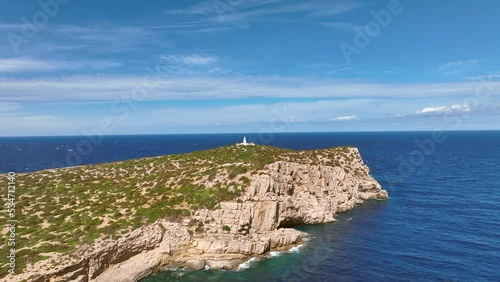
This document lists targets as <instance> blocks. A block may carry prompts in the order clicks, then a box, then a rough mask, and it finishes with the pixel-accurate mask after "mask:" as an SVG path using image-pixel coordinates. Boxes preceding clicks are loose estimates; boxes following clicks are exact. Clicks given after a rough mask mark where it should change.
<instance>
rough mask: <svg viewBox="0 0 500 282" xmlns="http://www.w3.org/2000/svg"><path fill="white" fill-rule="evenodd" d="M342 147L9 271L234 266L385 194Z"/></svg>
mask: <svg viewBox="0 0 500 282" xmlns="http://www.w3.org/2000/svg"><path fill="white" fill-rule="evenodd" d="M348 155H349V156H351V157H350V158H349V160H348V161H347V160H340V163H342V164H343V165H340V166H329V165H325V164H323V163H321V162H318V163H317V164H311V163H298V162H293V161H287V160H280V161H277V162H274V163H270V164H267V165H266V166H265V167H264V169H262V170H260V171H259V172H258V173H254V174H252V175H249V179H250V181H249V185H247V187H246V189H245V191H244V192H243V193H242V194H241V195H240V196H239V197H238V198H237V199H236V200H234V201H229V202H221V203H220V204H219V205H218V206H217V207H216V208H215V209H211V210H209V209H198V210H196V212H194V213H193V214H192V215H191V216H186V217H184V218H183V219H182V220H180V222H169V221H167V220H166V219H159V220H156V221H155V222H153V223H150V224H148V225H145V226H142V227H140V228H138V229H136V230H134V231H132V232H130V233H128V234H126V235H125V236H122V237H121V238H119V239H118V240H98V241H97V242H95V243H93V244H92V245H83V246H81V247H79V248H78V249H77V250H76V252H74V253H73V254H71V255H70V256H68V255H60V256H61V257H59V256H54V257H52V258H51V259H49V260H44V261H40V262H37V263H35V264H32V265H30V266H29V267H28V268H27V269H26V270H25V271H24V272H23V273H22V274H19V275H16V276H15V277H14V278H15V280H17V281H23V280H26V281H106V282H108V281H137V280H139V279H141V278H144V277H146V276H148V275H150V274H151V273H153V272H156V271H161V270H163V269H166V268H187V269H193V270H199V269H203V268H212V269H235V268H237V267H238V266H239V265H240V264H241V263H242V262H244V261H246V260H248V259H249V258H251V257H264V256H266V254H267V253H269V252H270V251H272V250H284V249H288V248H291V247H293V246H295V245H297V244H301V243H302V240H303V238H305V237H306V236H307V234H306V233H303V232H300V231H297V230H295V229H293V226H295V225H298V224H318V223H325V222H333V221H335V218H334V215H335V214H336V213H339V212H346V211H349V210H350V209H352V208H354V207H355V206H356V205H357V204H361V203H362V202H363V201H364V200H370V199H377V200H383V199H387V198H388V195H387V192H386V191H385V190H382V189H381V186H380V184H379V183H378V182H377V181H376V180H375V179H373V178H372V177H371V176H370V175H369V169H368V167H367V166H366V165H365V164H364V163H363V160H362V159H361V156H360V154H359V151H358V150H357V149H356V148H349V154H348ZM354 172H355V173H354ZM193 230H194V231H193ZM62 256H64V260H62V259H61V258H62ZM61 261H64V262H63V263H58V262H61ZM6 278H7V279H9V278H12V277H6Z"/></svg>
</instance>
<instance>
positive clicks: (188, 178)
mask: <svg viewBox="0 0 500 282" xmlns="http://www.w3.org/2000/svg"><path fill="white" fill-rule="evenodd" d="M339 156H342V158H339ZM353 159H355V158H354V156H353V155H351V153H350V150H349V149H348V148H346V147H340V148H331V149H325V150H315V151H294V150H289V149H282V148H276V147H269V146H246V147H237V146H227V147H221V148H216V149H212V150H205V151H198V152H193V153H188V154H177V155H167V156H162V157H151V158H143V159H134V160H128V161H123V162H115V163H105V164H98V165H88V166H81V167H72V168H64V169H53V170H45V171H40V172H34V173H27V174H20V175H18V177H17V183H16V184H17V190H16V195H17V196H18V198H17V200H16V219H17V222H18V226H17V230H16V232H17V245H16V249H17V257H18V258H17V261H16V262H17V271H18V272H19V271H20V270H21V269H23V268H24V267H25V266H26V264H29V263H34V262H36V261H39V260H43V259H45V258H48V257H50V256H51V255H53V254H54V253H67V252H70V251H72V250H75V248H76V247H78V246H79V245H82V244H91V243H92V242H94V241H95V240H96V239H97V238H108V239H111V238H113V239H116V238H118V237H120V236H121V235H123V234H125V233H127V232H129V231H131V230H133V229H135V228H138V227H140V226H142V225H144V224H147V223H150V222H153V221H155V220H157V219H159V218H166V219H168V220H172V221H176V220H179V219H181V218H182V217H183V216H186V215H190V214H192V213H193V212H194V211H195V210H196V209H200V208H207V209H214V208H217V207H218V206H219V205H218V203H220V202H222V201H230V200H236V199H237V198H238V196H240V195H241V193H242V192H243V191H244V190H245V188H246V187H247V186H248V185H249V184H250V178H251V176H252V175H255V174H259V173H263V172H259V170H262V169H263V168H264V166H265V165H267V164H270V163H273V162H276V161H279V160H286V161H294V162H300V163H309V164H323V165H330V166H340V165H342V163H340V161H339V160H343V161H347V162H350V161H352V160H353ZM3 176H5V175H2V177H1V179H2V180H1V181H0V185H2V187H7V183H6V182H7V180H6V179H7V177H3ZM0 204H1V205H2V206H5V199H3V198H0ZM6 219H7V218H6V213H0V220H1V221H2V222H6ZM225 227H226V226H225ZM228 228H229V227H228ZM193 229H194V230H195V232H203V223H201V222H200V223H197V224H196V225H195V226H193ZM226 231H228V230H226ZM7 233H8V232H7V231H6V230H3V231H2V240H3V241H4V243H3V246H6V242H7V239H8V237H7V236H8V234H7ZM7 255H8V249H7V248H5V247H4V248H1V250H0V257H3V258H6V257H7ZM6 269H7V267H6V266H4V268H3V269H2V272H1V273H2V275H0V277H1V276H3V275H5V272H6Z"/></svg>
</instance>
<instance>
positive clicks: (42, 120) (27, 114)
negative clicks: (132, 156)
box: [0, 0, 500, 136]
mask: <svg viewBox="0 0 500 282" xmlns="http://www.w3.org/2000/svg"><path fill="white" fill-rule="evenodd" d="M39 3H45V4H39ZM499 10H500V3H499V2H498V1H493V0H491V1H486V0H485V1H481V2H480V5H479V3H478V1H473V0H460V1H453V2H452V1H411V0H400V1H397V0H384V1H368V0H365V1H361V0H340V1H337V0H330V1H321V0H318V1H296V0H209V1H117V0H116V1H95V0H86V1H83V0H42V1H40V2H38V1H4V3H2V9H1V10H0V39H1V40H0V124H1V126H2V130H1V132H0V136H32V135H81V134H86V133H88V132H98V131H102V132H103V133H105V134H149V133H153V134H163V133H208V132H215V133H219V132H264V131H272V132H295V131H392V130H433V129H448V130H470V129H500V54H499V53H498V50H500V36H498V27H499V26H500V17H498V11H499Z"/></svg>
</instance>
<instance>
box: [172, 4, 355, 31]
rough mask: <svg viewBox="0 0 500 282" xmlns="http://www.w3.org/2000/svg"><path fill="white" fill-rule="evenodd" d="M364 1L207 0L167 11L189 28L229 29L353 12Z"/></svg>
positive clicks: (191, 29)
mask: <svg viewBox="0 0 500 282" xmlns="http://www.w3.org/2000/svg"><path fill="white" fill-rule="evenodd" d="M363 5H364V4H362V3H359V2H357V1H352V0H343V1H335V2H331V1H293V0H288V1H285V0H245V1H215V2H214V1H212V0H209V1H204V2H201V3H197V4H195V5H193V6H190V7H188V8H186V9H172V10H167V11H164V14H165V15H166V16H168V17H173V16H181V18H180V19H184V20H185V19H188V20H187V21H185V22H186V23H187V24H189V25H188V26H184V27H185V30H186V31H188V32H214V31H219V32H220V31H227V30H232V29H235V28H247V27H248V26H249V25H250V23H252V22H285V21H295V20H297V19H299V18H322V17H327V16H332V15H337V14H342V13H346V12H350V11H353V10H356V9H358V8H360V7H362V6H363Z"/></svg>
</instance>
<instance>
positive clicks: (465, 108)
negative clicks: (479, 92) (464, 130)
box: [416, 104, 478, 115]
mask: <svg viewBox="0 0 500 282" xmlns="http://www.w3.org/2000/svg"><path fill="white" fill-rule="evenodd" d="M475 108H478V106H472V105H469V104H456V105H451V106H440V107H426V108H423V109H421V110H419V111H417V112H416V114H417V115H439V114H454V113H469V112H471V111H472V110H474V109H475Z"/></svg>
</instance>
